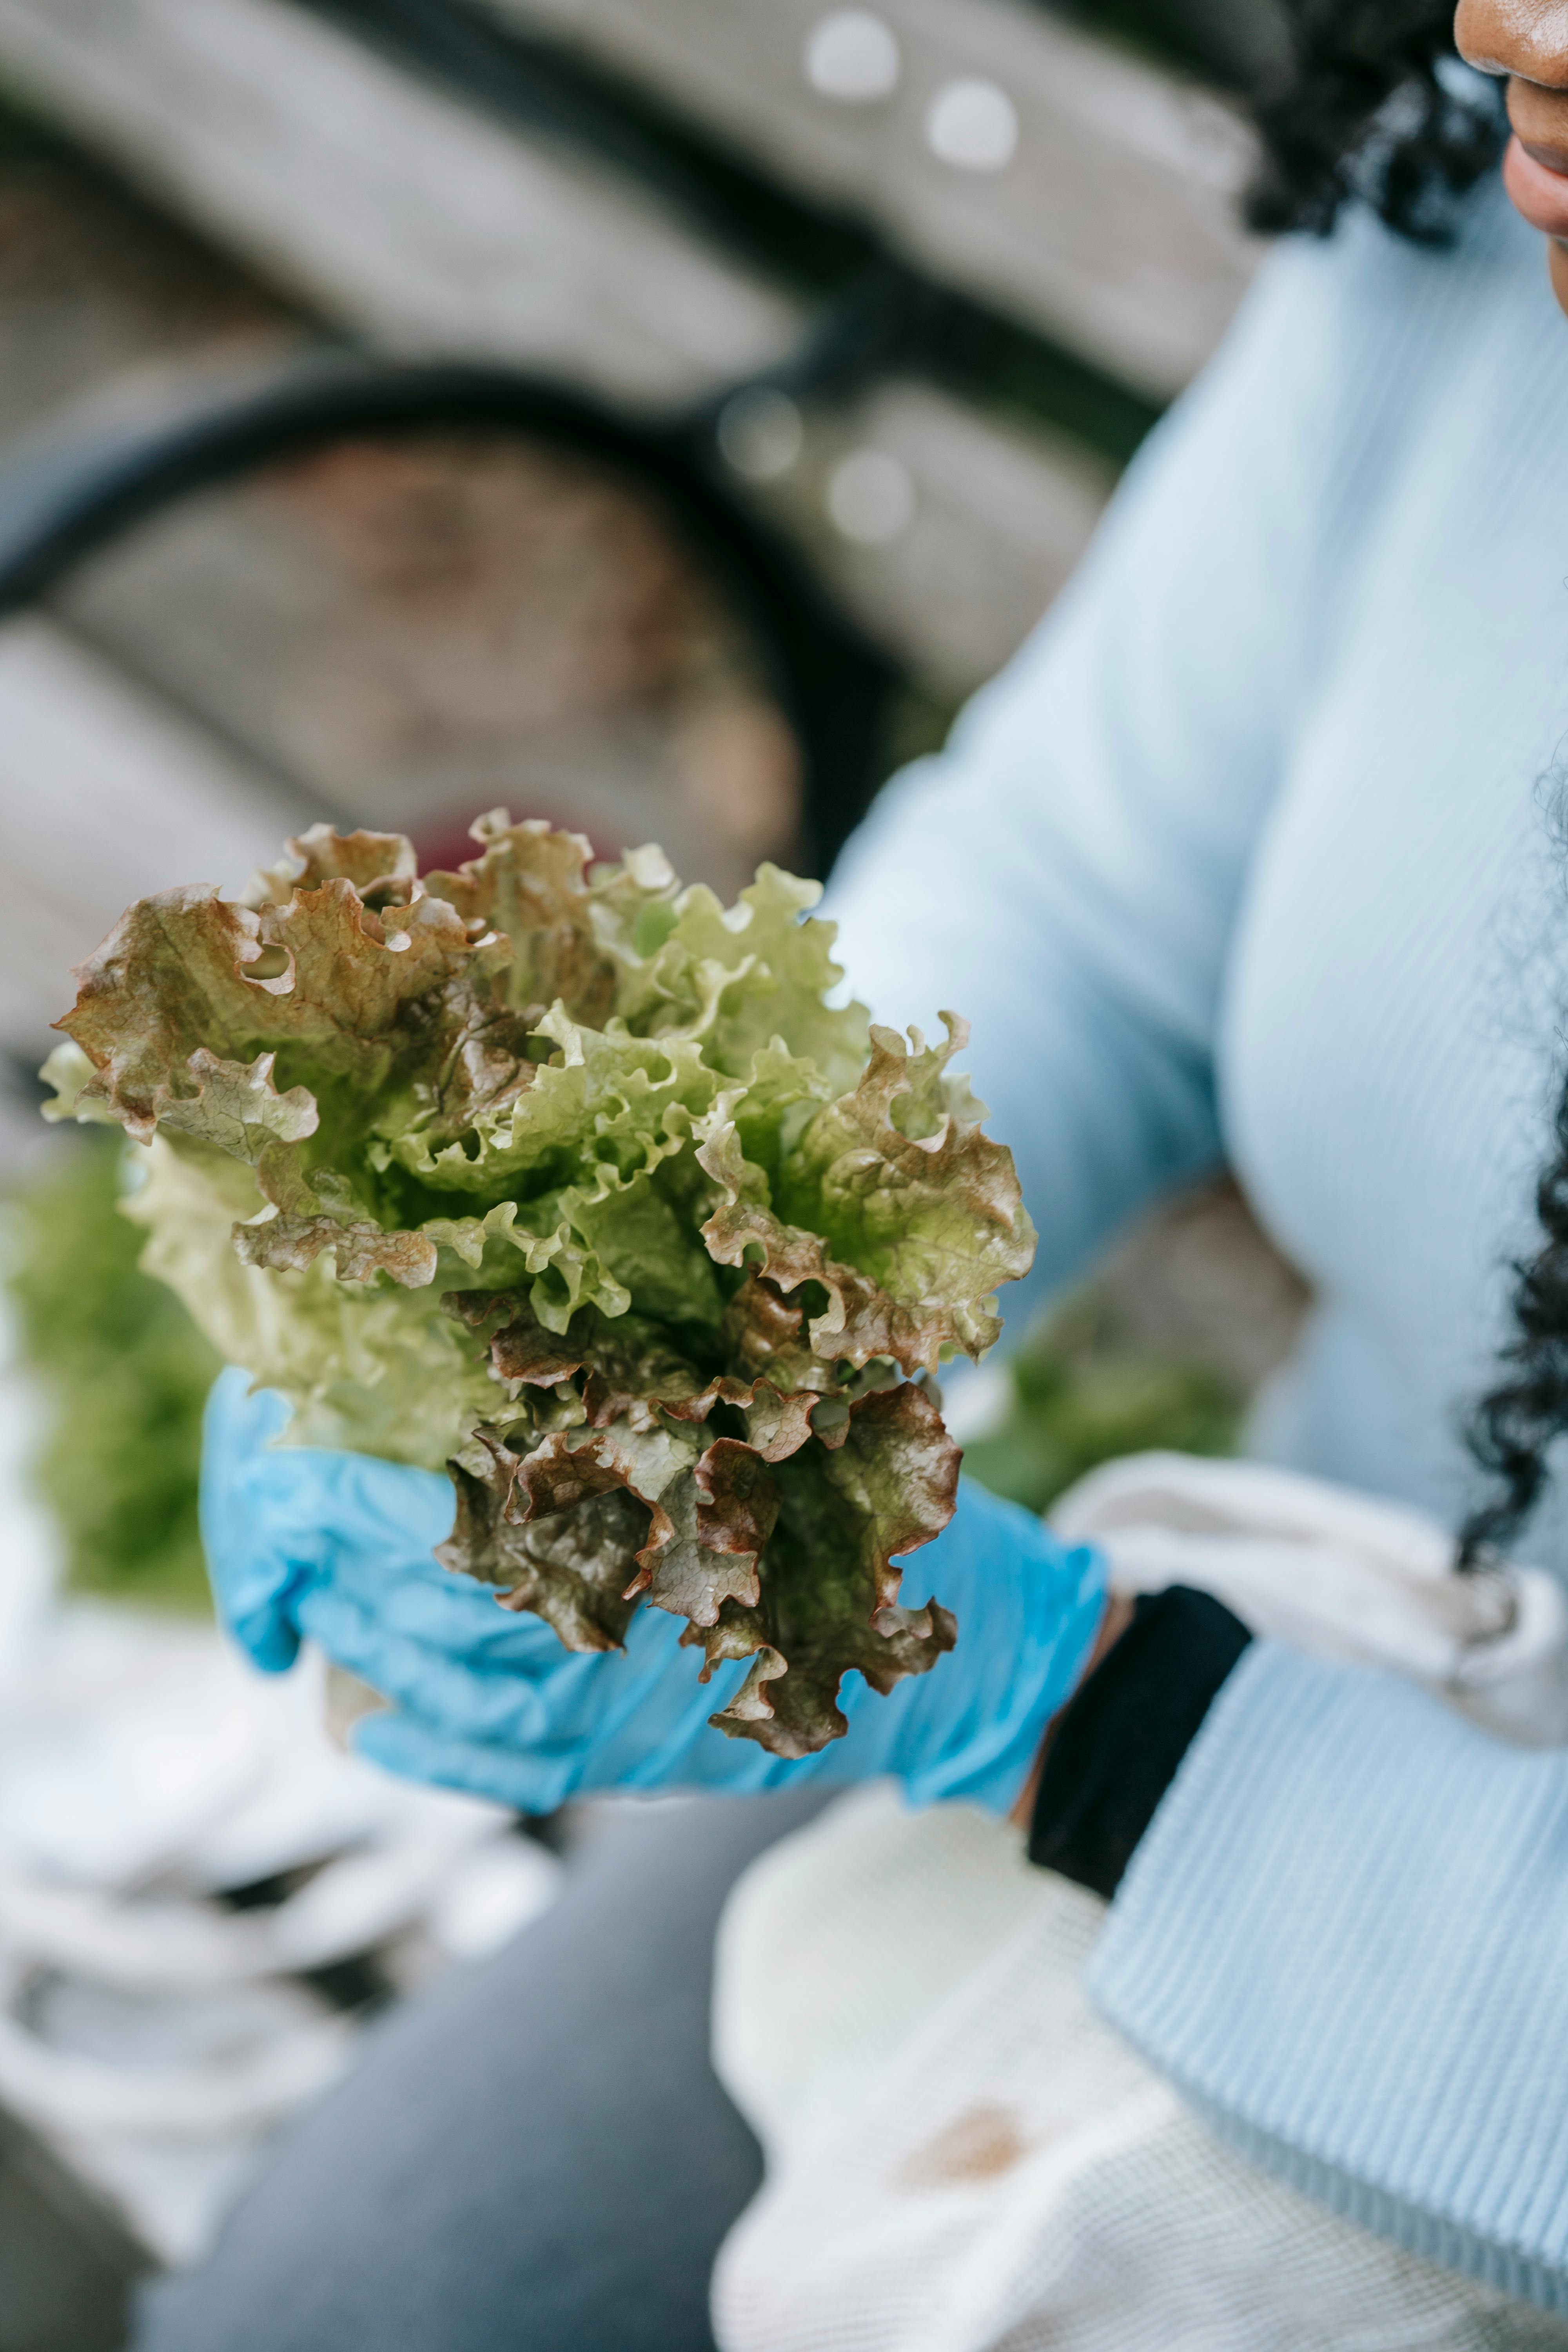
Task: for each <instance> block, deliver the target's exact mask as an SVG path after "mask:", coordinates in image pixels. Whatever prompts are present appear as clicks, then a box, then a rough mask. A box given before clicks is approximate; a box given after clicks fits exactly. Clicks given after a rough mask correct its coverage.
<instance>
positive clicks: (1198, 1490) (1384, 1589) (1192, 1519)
mask: <svg viewBox="0 0 1568 2352" xmlns="http://www.w3.org/2000/svg"><path fill="white" fill-rule="evenodd" d="M1051 1522H1052V1525H1053V1526H1054V1527H1055V1528H1056V1529H1057V1531H1058V1534H1059V1535H1062V1536H1064V1537H1066V1538H1067V1539H1068V1541H1069V1542H1071V1543H1095V1544H1098V1545H1099V1546H1100V1549H1102V1550H1103V1551H1104V1552H1106V1553H1107V1554H1108V1555H1109V1557H1110V1581H1111V1586H1112V1589H1113V1590H1114V1591H1121V1592H1124V1593H1139V1592H1159V1591H1163V1589H1164V1588H1165V1587H1166V1586H1167V1585H1170V1584H1189V1585H1195V1586H1197V1587H1198V1588H1200V1589H1201V1590H1202V1591H1205V1592H1212V1593H1213V1594H1214V1595H1215V1598H1216V1599H1217V1600H1220V1601H1224V1602H1225V1604H1226V1608H1228V1609H1230V1610H1232V1611H1233V1612H1235V1614H1236V1615H1237V1616H1238V1617H1239V1618H1240V1619H1241V1620H1242V1622H1243V1623H1244V1624H1246V1625H1247V1626H1249V1627H1250V1629H1251V1631H1252V1632H1253V1633H1258V1634H1261V1635H1262V1636H1263V1637H1264V1638H1265V1639H1267V1640H1269V1641H1276V1642H1289V1643H1293V1644H1294V1645H1295V1647H1296V1648H1297V1649H1300V1650H1310V1652H1311V1653H1312V1654H1314V1655H1315V1656H1318V1657H1324V1658H1342V1659H1347V1660H1350V1661H1352V1662H1353V1663H1354V1664H1359V1665H1369V1666H1388V1667H1392V1668H1393V1669H1394V1671H1395V1672H1398V1673H1402V1674H1405V1675H1410V1676H1411V1677H1412V1679H1413V1680H1415V1681H1416V1682H1421V1683H1425V1684H1426V1685H1427V1686H1428V1687H1429V1688H1430V1689H1433V1690H1436V1691H1437V1692H1439V1693H1441V1695H1442V1696H1444V1697H1446V1698H1447V1699H1449V1700H1450V1701H1451V1702H1452V1703H1453V1704H1454V1705H1456V1706H1458V1707H1459V1708H1460V1710H1461V1712H1463V1713H1464V1714H1466V1715H1468V1716H1469V1717H1471V1719H1472V1720H1473V1721H1475V1722H1479V1723H1482V1724H1484V1725H1485V1726H1486V1727H1487V1728H1488V1730H1489V1731H1494V1732H1496V1733H1498V1734H1499V1736H1500V1737H1501V1738H1511V1739H1517V1740H1520V1741H1521V1742H1523V1743H1524V1744H1526V1745H1528V1746H1531V1747H1534V1746H1540V1747H1553V1746H1556V1745H1558V1744H1559V1743H1560V1742H1562V1741H1563V1740H1565V1739H1568V1597H1565V1596H1564V1592H1563V1587H1562V1585H1561V1584H1560V1583H1559V1582H1558V1580H1556V1578H1555V1577H1552V1576H1548V1575H1546V1574H1545V1573H1544V1572H1543V1571H1542V1570H1540V1569H1533V1568H1516V1567H1513V1566H1511V1565H1510V1566H1508V1567H1506V1568H1502V1567H1499V1568H1491V1569H1488V1570H1481V1571H1478V1572H1476V1573H1474V1574H1471V1575H1468V1576H1458V1575H1455V1574H1454V1573H1453V1572H1452V1571H1453V1566H1454V1538H1453V1537H1452V1535H1451V1534H1450V1533H1449V1532H1448V1530H1447V1528H1442V1527H1439V1526H1438V1525H1437V1523H1436V1521H1435V1520H1433V1519H1430V1518H1427V1517H1426V1516H1425V1515H1424V1514H1423V1513H1421V1512H1419V1511H1411V1510H1406V1509H1404V1508H1403V1507H1401V1506H1399V1505H1397V1504H1394V1503H1383V1502H1377V1501H1374V1500H1373V1498H1372V1497H1370V1496H1365V1495H1352V1494H1350V1493H1348V1492H1347V1491H1346V1490H1345V1489H1344V1488H1343V1487H1339V1486H1329V1485H1327V1484H1325V1482H1324V1481H1323V1480H1322V1479H1321V1478H1306V1477H1301V1476H1300V1475H1297V1474H1296V1473H1294V1472H1290V1471H1285V1470H1271V1469H1268V1468H1267V1467H1266V1466H1265V1465H1262V1464H1261V1463H1247V1462H1205V1461H1201V1460H1199V1459H1197V1458H1195V1457H1194V1455H1192V1454H1133V1455H1131V1457H1129V1458H1128V1459H1126V1460H1124V1461H1121V1462H1111V1463H1108V1464H1106V1465H1105V1466H1104V1468H1103V1469H1100V1470H1095V1471H1091V1472H1090V1474H1089V1476H1088V1477H1087V1478H1083V1479H1080V1480H1079V1484H1078V1485H1077V1486H1075V1487H1073V1488H1072V1490H1071V1491H1070V1493H1068V1494H1067V1495H1064V1496H1062V1497H1061V1498H1060V1500H1059V1501H1058V1504H1057V1506H1056V1507H1055V1509H1054V1510H1053V1511H1052V1513H1051Z"/></svg>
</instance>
